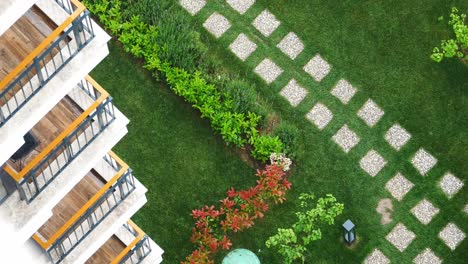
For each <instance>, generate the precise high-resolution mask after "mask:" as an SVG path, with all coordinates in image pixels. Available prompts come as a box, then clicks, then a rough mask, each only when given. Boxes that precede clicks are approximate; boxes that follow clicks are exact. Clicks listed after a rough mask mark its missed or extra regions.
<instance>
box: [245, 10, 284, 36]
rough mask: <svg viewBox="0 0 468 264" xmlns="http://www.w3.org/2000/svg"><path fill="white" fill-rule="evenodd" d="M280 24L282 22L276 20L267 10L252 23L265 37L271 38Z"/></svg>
mask: <svg viewBox="0 0 468 264" xmlns="http://www.w3.org/2000/svg"><path fill="white" fill-rule="evenodd" d="M280 24H281V22H280V21H279V20H278V19H276V17H275V15H273V14H272V13H270V11H268V10H267V9H265V10H263V11H262V13H260V15H258V16H257V17H256V18H255V19H254V21H253V22H252V25H253V26H254V27H255V28H256V29H257V30H258V31H260V33H262V35H263V36H265V37H268V36H270V35H271V33H273V32H274V31H275V30H276V29H277V28H278V27H279V25H280Z"/></svg>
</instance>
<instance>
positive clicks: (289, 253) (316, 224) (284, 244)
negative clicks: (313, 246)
mask: <svg viewBox="0 0 468 264" xmlns="http://www.w3.org/2000/svg"><path fill="white" fill-rule="evenodd" d="M313 199H314V195H313V194H306V193H302V194H301V195H300V196H299V200H300V207H301V211H300V212H296V216H297V218H298V221H297V222H296V223H294V224H293V225H292V227H291V228H286V229H284V228H278V233H277V234H276V235H274V236H271V237H270V238H268V240H267V241H266V243H265V244H266V246H267V247H268V248H270V247H273V248H276V249H277V251H278V253H279V254H280V255H281V256H282V257H283V260H284V263H287V264H289V263H293V262H294V261H295V260H301V261H302V263H304V262H305V256H304V252H305V251H306V250H307V248H306V246H307V245H309V244H310V242H312V241H316V240H320V239H321V238H322V232H321V230H320V226H321V224H322V223H327V224H328V225H333V224H334V222H335V217H336V216H338V215H340V214H341V213H342V212H343V209H344V205H343V204H341V203H338V202H337V201H336V198H335V197H334V196H333V195H331V194H327V195H326V196H325V197H324V198H320V199H318V200H317V205H316V206H315V208H310V207H311V205H310V203H309V202H310V201H311V200H313Z"/></svg>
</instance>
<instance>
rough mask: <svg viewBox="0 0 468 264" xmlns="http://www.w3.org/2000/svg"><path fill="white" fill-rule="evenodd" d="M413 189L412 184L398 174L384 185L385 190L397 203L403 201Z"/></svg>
mask: <svg viewBox="0 0 468 264" xmlns="http://www.w3.org/2000/svg"><path fill="white" fill-rule="evenodd" d="M413 187H414V184H413V183H412V182H410V181H409V180H408V179H406V178H405V176H403V174H401V173H400V172H398V173H397V174H396V175H395V176H394V177H393V178H391V179H390V180H389V181H388V182H387V183H386V184H385V189H386V190H387V191H388V192H390V194H391V195H392V196H393V198H395V199H397V200H398V201H401V200H403V198H404V197H405V195H406V194H407V193H408V192H409V191H411V189H413Z"/></svg>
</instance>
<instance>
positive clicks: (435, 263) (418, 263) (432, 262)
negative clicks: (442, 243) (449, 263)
mask: <svg viewBox="0 0 468 264" xmlns="http://www.w3.org/2000/svg"><path fill="white" fill-rule="evenodd" d="M413 263H414V264H441V263H442V260H441V259H440V258H439V257H437V256H436V255H435V254H434V252H432V250H431V249H430V248H426V249H425V250H424V251H423V252H421V253H419V255H417V256H416V257H415V258H414V259H413Z"/></svg>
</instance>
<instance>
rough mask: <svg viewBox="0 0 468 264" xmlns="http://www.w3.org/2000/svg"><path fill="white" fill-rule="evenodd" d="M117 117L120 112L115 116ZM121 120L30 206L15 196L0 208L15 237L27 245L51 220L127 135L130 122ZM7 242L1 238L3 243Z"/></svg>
mask: <svg viewBox="0 0 468 264" xmlns="http://www.w3.org/2000/svg"><path fill="white" fill-rule="evenodd" d="M116 114H117V112H116ZM118 114H119V115H120V116H119V117H117V119H116V120H115V121H114V122H113V123H112V124H111V125H110V126H109V127H108V128H107V129H106V130H104V131H103V132H102V133H101V134H100V135H99V136H98V137H97V138H96V139H95V140H94V141H93V142H92V143H91V144H90V145H89V146H88V147H87V148H86V149H85V150H84V151H83V152H82V153H81V154H80V155H79V156H78V157H76V158H75V159H74V160H73V161H72V162H71V163H70V164H69V165H68V166H67V167H66V168H65V169H64V170H63V171H62V172H61V173H60V174H59V176H58V177H57V178H56V179H54V181H52V183H51V184H50V185H49V186H47V188H46V189H45V190H44V191H43V192H41V193H40V194H39V195H38V196H37V197H36V198H35V199H34V200H33V201H32V202H31V203H30V204H27V203H26V202H25V201H21V200H20V198H19V193H18V192H15V193H13V194H12V195H11V196H10V197H9V198H8V199H7V200H6V201H5V202H4V204H2V205H1V206H0V212H1V213H3V217H4V219H5V220H6V221H7V222H8V223H9V225H10V226H11V229H12V230H14V231H15V233H16V236H17V237H20V238H22V239H23V241H26V240H27V239H28V238H30V237H31V236H32V235H33V234H34V233H35V232H36V230H38V229H39V227H41V226H42V225H43V224H44V223H45V221H47V219H48V218H50V217H51V216H52V208H53V207H54V206H55V205H56V204H57V203H58V202H59V201H60V200H61V199H62V198H63V197H64V196H65V195H66V194H67V193H68V192H69V191H70V190H71V189H72V188H73V187H74V186H75V185H76V184H77V183H78V182H79V181H80V180H81V179H82V178H83V177H84V176H85V175H86V173H87V172H88V171H90V170H91V168H93V166H94V165H95V164H96V163H97V162H98V161H99V160H100V159H102V157H103V156H104V155H105V154H106V153H107V152H108V151H109V150H110V149H111V148H112V147H113V146H114V145H115V144H117V142H119V141H120V139H121V138H122V137H123V136H124V135H125V134H126V133H127V129H126V125H127V124H128V119H127V118H125V117H124V116H123V115H122V114H121V113H120V112H119V113H118ZM1 239H5V238H4V237H2V236H0V240H1Z"/></svg>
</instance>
